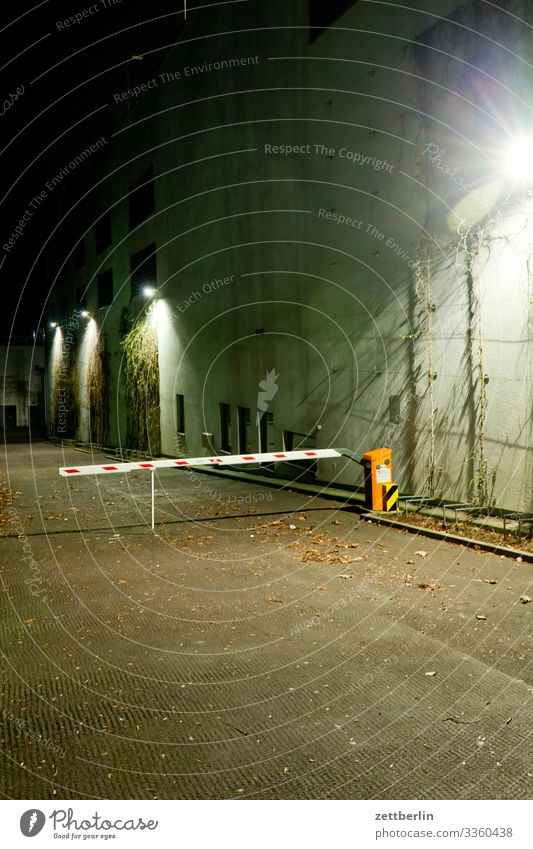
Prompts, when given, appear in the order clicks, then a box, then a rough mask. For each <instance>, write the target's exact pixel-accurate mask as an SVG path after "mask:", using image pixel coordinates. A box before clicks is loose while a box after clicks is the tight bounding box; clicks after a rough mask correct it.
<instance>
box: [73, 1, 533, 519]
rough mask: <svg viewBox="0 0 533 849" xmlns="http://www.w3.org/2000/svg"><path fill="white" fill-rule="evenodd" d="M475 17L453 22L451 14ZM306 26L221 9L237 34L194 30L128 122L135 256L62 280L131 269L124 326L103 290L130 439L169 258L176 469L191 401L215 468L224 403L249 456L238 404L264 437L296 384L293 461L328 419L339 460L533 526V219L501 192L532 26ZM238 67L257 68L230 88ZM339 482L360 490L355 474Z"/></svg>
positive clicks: (168, 401) (118, 242) (374, 12)
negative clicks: (258, 421)
mask: <svg viewBox="0 0 533 849" xmlns="http://www.w3.org/2000/svg"><path fill="white" fill-rule="evenodd" d="M523 5H524V4H522V6H523ZM370 6H372V8H370ZM459 6H463V4H458V3H448V4H446V3H440V4H439V9H438V14H439V15H444V14H446V13H447V12H452V13H453V10H454V9H456V8H457V7H459ZM511 6H512V9H513V10H514V12H515V13H516V10H517V9H518V7H519V6H520V4H517V3H512V4H509V8H510V9H511ZM287 7H289V8H287ZM426 7H427V9H430V10H434V9H435V4H431V3H427V4H426ZM426 7H425V8H426ZM306 8H307V4H305V3H297V4H283V3H273V4H269V6H268V10H267V9H266V8H265V9H258V7H257V4H256V5H254V6H253V7H249V6H248V5H246V4H243V10H242V14H241V13H240V17H239V20H238V30H241V31H242V30H248V31H247V32H246V34H245V35H243V34H242V32H239V31H235V30H236V29H237V27H236V26H235V22H234V21H233V24H234V25H233V26H229V21H228V10H227V9H225V8H224V7H218V8H217V7H215V8H213V9H212V10H210V13H209V28H208V31H209V32H210V33H223V34H222V35H218V36H216V37H215V36H212V37H209V38H205V37H204V35H205V33H206V31H207V30H206V24H205V20H204V19H203V18H202V17H201V16H200V15H199V14H198V15H193V16H192V17H191V19H190V22H189V24H188V26H187V27H186V29H185V30H184V31H183V32H182V34H181V38H182V39H190V41H189V43H188V46H187V54H186V58H185V53H184V52H183V51H182V50H180V48H179V47H177V48H175V49H173V50H172V51H171V52H170V53H169V54H168V55H167V56H166V58H165V59H164V61H163V63H162V65H161V67H160V68H159V69H158V71H157V72H156V74H155V75H154V76H153V77H152V78H150V80H145V81H144V82H145V91H144V92H141V94H140V95H139V96H138V97H127V98H126V100H125V101H124V103H123V101H121V100H120V98H121V97H122V95H123V94H124V93H123V92H115V93H113V96H114V97H115V95H117V96H118V97H119V101H118V105H119V106H121V107H122V106H123V109H124V119H123V123H122V125H121V127H120V132H119V133H118V135H116V136H115V139H114V142H113V147H112V148H111V149H110V161H109V169H110V172H113V177H112V179H109V180H107V181H106V186H105V190H104V192H103V193H102V195H101V200H100V202H99V204H100V205H99V208H100V209H103V208H105V207H106V206H111V207H112V210H113V229H114V246H113V250H112V252H111V255H110V256H109V258H107V259H103V260H102V258H101V257H99V258H98V262H97V258H96V256H95V255H94V250H93V248H91V244H92V237H91V234H89V236H88V239H87V241H88V245H89V254H88V264H87V268H86V269H85V270H83V271H82V272H78V274H77V275H73V273H72V272H69V273H67V274H66V275H65V277H64V282H63V284H62V285H63V286H66V287H73V286H74V285H79V283H78V281H79V279H81V277H83V278H84V279H89V280H90V276H91V274H93V273H95V274H96V272H97V271H98V267H99V268H100V269H102V268H105V267H107V266H109V265H112V267H113V269H114V274H115V302H114V304H113V307H112V308H111V309H110V310H97V309H96V300H95V297H96V296H95V292H94V287H93V290H90V291H89V295H88V303H87V307H88V309H89V310H90V311H91V313H92V314H93V316H95V319H96V322H97V324H98V326H99V327H101V328H102V329H103V332H104V333H105V335H106V339H107V344H108V346H109V349H110V375H111V381H110V382H111V384H112V385H113V386H114V387H115V388H116V389H117V391H116V392H114V394H113V397H112V398H110V442H111V443H112V444H117V443H118V442H119V441H120V440H121V439H123V437H124V433H125V418H124V403H123V398H122V396H121V391H122V390H121V386H120V380H119V370H120V363H121V353H120V347H119V325H120V315H121V311H122V310H123V309H124V308H128V307H129V301H130V294H129V288H130V287H129V281H128V274H129V258H130V256H131V254H133V253H134V252H136V251H137V250H139V249H141V248H143V247H145V246H146V245H147V244H148V243H150V242H152V241H155V242H156V244H157V250H158V253H157V263H158V288H159V292H158V295H159V299H158V304H157V308H156V313H155V315H156V321H157V325H158V332H159V344H160V378H161V428H162V450H163V452H164V453H167V454H174V453H175V452H176V421H175V396H176V393H181V394H183V395H184V396H185V413H186V422H187V427H186V446H181V447H182V448H185V449H186V450H187V451H189V452H190V453H192V454H198V453H201V452H202V451H204V450H205V449H202V437H201V434H202V433H203V432H205V431H207V432H211V433H213V434H215V442H216V445H217V447H219V446H220V433H219V404H220V403H221V402H224V403H228V404H230V405H231V406H232V430H233V433H232V447H233V446H234V447H235V448H236V446H237V415H236V407H237V406H245V407H249V408H250V409H251V410H252V417H253V418H254V419H255V411H256V409H257V402H258V393H259V391H260V381H261V380H264V379H265V376H266V374H267V372H268V371H270V370H272V369H274V370H275V372H276V374H277V375H278V377H277V380H276V385H277V392H276V393H275V396H274V397H273V398H272V400H271V402H270V406H269V409H270V410H271V411H272V412H273V414H274V421H275V426H276V429H277V433H278V436H277V439H278V443H279V447H281V445H282V439H283V436H282V433H283V431H285V430H292V431H297V432H299V433H307V432H310V431H312V430H313V429H314V428H316V426H317V425H318V424H319V425H320V426H321V430H320V432H319V435H318V442H317V444H318V446H319V447H320V446H328V445H343V446H346V447H349V448H352V449H353V450H356V451H362V450H368V449H370V448H374V447H377V446H379V445H381V444H390V445H391V446H392V447H393V449H394V458H395V474H394V477H395V479H397V480H398V482H399V483H400V485H401V488H402V489H404V490H406V489H411V490H413V491H421V490H422V489H425V490H426V491H427V489H428V488H429V487H432V488H433V489H434V490H435V491H437V492H438V491H440V492H442V493H443V494H444V495H446V496H450V497H453V498H467V497H470V496H471V495H472V493H473V492H475V491H476V490H477V491H479V490H480V489H481V490H483V493H482V494H483V496H484V497H486V498H494V499H495V500H496V501H497V503H498V504H499V505H500V506H506V507H512V508H516V509H530V508H531V506H532V505H531V491H530V489H529V488H528V487H529V484H528V481H529V480H530V479H531V447H530V439H531V386H532V382H531V357H530V324H528V322H530V303H531V284H530V278H529V273H528V258H529V253H530V248H531V231H530V229H529V224H528V221H529V219H528V215H529V202H528V201H527V198H525V197H522V195H520V194H517V193H511V194H509V192H508V186H506V185H504V183H503V182H502V181H500V182H498V180H499V176H498V174H499V172H498V169H497V158H498V157H497V155H496V153H495V151H496V152H497V151H498V150H499V149H500V148H502V149H503V147H504V142H505V143H507V141H506V139H507V137H506V133H505V126H504V125H505V121H503V120H502V115H501V112H502V107H501V104H502V92H504V91H505V90H507V89H509V88H510V82H511V77H512V88H511V89H510V93H508V94H507V95H506V96H507V101H505V102H509V103H511V102H512V104H514V105H516V102H518V100H519V98H520V91H523V90H525V88H526V87H527V85H528V84H529V73H530V72H529V69H528V68H527V67H526V66H525V64H524V63H521V62H518V66H519V71H520V73H519V74H517V73H516V70H517V60H516V59H514V60H513V59H512V57H511V56H510V53H509V52H508V51H506V50H504V49H503V48H501V47H498V46H497V45H494V44H493V43H492V42H490V41H489V40H488V39H489V38H490V37H492V36H491V33H492V35H496V34H497V35H498V37H500V35H501V33H502V32H503V33H504V34H505V33H507V35H508V37H509V40H510V41H511V42H512V43H513V47H514V49H515V51H516V46H517V45H516V39H518V37H519V36H520V39H523V37H524V32H525V31H526V30H525V28H524V27H522V29H520V28H518V27H517V26H516V23H515V19H514V18H511V17H505V16H503V17H502V13H498V14H499V15H500V17H498V15H497V14H496V13H495V14H494V15H492V13H491V14H490V15H486V16H485V17H484V18H483V26H484V29H485V30H486V33H484V34H486V35H487V38H483V37H482V36H480V35H479V34H475V33H472V32H471V29H472V26H471V25H472V21H473V20H474V21H475V20H476V10H477V4H466V6H463V8H461V9H459V11H458V12H455V13H454V14H455V16H456V17H455V22H454V23H447V22H439V21H438V19H437V18H436V17H435V16H430V15H427V14H423V13H420V14H418V15H417V14H412V15H406V14H405V12H404V11H402V10H399V9H393V8H390V7H375V6H374V5H373V4H355V5H354V6H353V8H352V10H351V11H350V12H349V13H347V14H346V15H345V16H343V18H342V19H341V20H340V21H339V22H338V26H343V27H348V28H351V29H350V31H345V32H340V31H339V30H336V29H333V28H332V29H330V30H329V31H327V32H326V33H325V34H324V35H322V36H320V37H319V38H317V39H316V40H315V41H313V42H312V44H309V33H308V30H307V28H306V26H305V24H306V14H305V13H306ZM376 16H378V17H376ZM469 26H470V30H469V29H467V27H469ZM272 27H276V28H275V29H272ZM506 27H507V30H506ZM357 30H373V31H375V32H378V33H381V35H375V36H369V35H368V34H364V33H361V32H357ZM528 38H529V36H528ZM513 39H515V41H514V42H513V41H512V40H513ZM487 45H489V46H487ZM528 46H529V45H528V44H527V43H522V41H520V43H519V44H518V48H519V51H520V50H523V51H525V50H526V49H528ZM481 48H483V50H482V49H481ZM519 51H518V52H519ZM478 54H480V55H481V56H482V59H479V57H478ZM283 57H292V58H291V59H287V58H283ZM222 60H224V61H226V62H227V61H228V60H232V61H233V62H234V60H243V62H242V64H240V65H239V66H238V67H233V68H231V69H230V68H219V69H218V70H217V69H216V68H215V67H211V69H209V63H214V62H216V61H218V62H220V61H222ZM339 60H342V61H339ZM478 60H479V61H478ZM205 63H207V67H204V70H203V72H202V73H196V74H195V75H192V76H191V72H190V70H189V72H187V71H186V70H185V68H186V66H188V67H189V69H190V68H191V67H192V66H195V65H196V66H199V67H201V66H202V65H204V66H205ZM471 66H477V67H478V68H479V67H481V69H482V70H481V71H476V72H474V71H473V70H472V67H471ZM485 66H487V68H489V67H490V68H491V69H492V72H491V74H490V78H489V71H488V70H486V71H485V70H484V69H485ZM513 74H514V76H513ZM178 75H179V78H178ZM500 77H501V79H499V78H500ZM517 81H518V86H517ZM148 83H150V87H148ZM508 83H509V85H508ZM493 92H496V93H498V95H499V100H498V104H499V106H498V110H499V111H498V110H495V109H493V108H492V106H491V99H490V97H491V94H492V93H493ZM517 92H518V93H517ZM115 99H116V98H115ZM126 109H127V110H128V111H126ZM509 109H511V105H509ZM281 146H292V148H293V150H292V152H291V153H290V154H288V155H286V150H282V149H281ZM480 150H481V152H480ZM442 151H444V153H442ZM152 163H153V164H154V168H155V173H156V213H155V215H154V216H153V218H151V219H150V220H148V221H146V222H144V223H143V224H142V225H140V227H138V228H137V229H136V230H135V231H133V232H128V221H127V203H126V201H125V197H126V195H127V191H128V188H129V186H130V185H131V183H132V182H133V181H134V180H135V179H136V178H137V177H138V176H139V175H140V174H142V173H143V171H144V170H145V168H146V167H147V165H149V164H152ZM454 169H455V170H454ZM495 174H496V177H495ZM478 189H483V192H481V191H478ZM428 190H429V191H428ZM466 201H468V202H469V204H470V207H469V208H465V202H466ZM454 209H455V210H456V215H455V217H453V216H452V217H450V216H451V213H452V211H453V210H454ZM482 213H486V215H482ZM340 216H344V217H345V218H346V219H347V218H349V219H351V221H350V222H348V223H347V222H346V221H345V222H343V223H339V217H340ZM481 221H482V222H483V223H484V224H485V230H484V231H483V233H482V234H481V235H479V234H478V232H477V229H476V226H475V225H477V224H479V223H480V222H481ZM91 251H92V253H91ZM88 272H90V273H89V274H88ZM502 281H505V284H504V286H502ZM137 308H138V307H137ZM258 330H262V331H264V332H262V333H257V332H256V331H258ZM82 360H83V357H82V358H81V360H80V362H82ZM80 369H81V371H80V376H81V380H82V383H83V364H82V365H80ZM487 378H488V382H486V379H487ZM82 394H83V393H82ZM271 394H272V393H271ZM391 399H392V402H391ZM82 421H83V416H82ZM480 471H481V472H482V474H481V480H480ZM319 473H320V476H321V477H325V478H331V477H334V476H337V475H339V476H340V479H341V480H343V481H346V482H359V481H360V471H359V470H358V469H357V468H355V467H354V468H350V469H340V468H339V466H338V465H336V464H335V462H334V461H324V462H322V463H321V464H320V469H319Z"/></svg>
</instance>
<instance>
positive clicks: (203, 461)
mask: <svg viewBox="0 0 533 849" xmlns="http://www.w3.org/2000/svg"><path fill="white" fill-rule="evenodd" d="M329 457H342V454H341V453H340V452H339V451H336V450H335V448H317V449H316V450H315V451H275V452H271V451H269V452H267V453H262V454H233V455H224V456H222V457H183V458H180V459H178V460H152V461H149V460H147V461H144V462H142V463H106V464H105V465H104V466H65V467H64V468H62V469H59V474H60V475H61V476H62V477H64V478H70V477H76V476H77V475H112V474H116V473H117V472H141V471H149V470H152V469H186V468H188V467H190V466H243V465H246V464H247V463H248V464H251V463H281V462H283V461H285V460H324V459H326V458H329Z"/></svg>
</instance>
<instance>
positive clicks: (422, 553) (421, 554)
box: [415, 551, 428, 557]
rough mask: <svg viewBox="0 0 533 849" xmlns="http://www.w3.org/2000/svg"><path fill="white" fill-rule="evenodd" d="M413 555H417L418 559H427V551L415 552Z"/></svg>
mask: <svg viewBox="0 0 533 849" xmlns="http://www.w3.org/2000/svg"><path fill="white" fill-rule="evenodd" d="M415 554H418V556H419V557H427V556H428V553H427V551H415Z"/></svg>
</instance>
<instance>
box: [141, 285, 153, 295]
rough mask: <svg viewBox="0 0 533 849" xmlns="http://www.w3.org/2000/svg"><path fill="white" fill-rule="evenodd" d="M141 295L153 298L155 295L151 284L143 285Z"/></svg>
mask: <svg viewBox="0 0 533 849" xmlns="http://www.w3.org/2000/svg"><path fill="white" fill-rule="evenodd" d="M143 295H144V297H145V298H153V297H154V295H155V289H154V287H153V286H145V287H144V289H143Z"/></svg>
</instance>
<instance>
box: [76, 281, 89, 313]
mask: <svg viewBox="0 0 533 849" xmlns="http://www.w3.org/2000/svg"><path fill="white" fill-rule="evenodd" d="M76 306H78V307H81V309H82V310H84V309H85V308H86V306H87V298H86V296H85V286H78V288H77V289H76Z"/></svg>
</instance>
